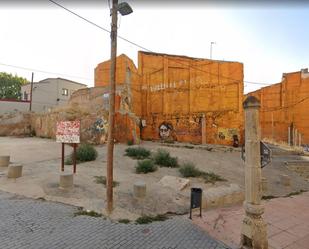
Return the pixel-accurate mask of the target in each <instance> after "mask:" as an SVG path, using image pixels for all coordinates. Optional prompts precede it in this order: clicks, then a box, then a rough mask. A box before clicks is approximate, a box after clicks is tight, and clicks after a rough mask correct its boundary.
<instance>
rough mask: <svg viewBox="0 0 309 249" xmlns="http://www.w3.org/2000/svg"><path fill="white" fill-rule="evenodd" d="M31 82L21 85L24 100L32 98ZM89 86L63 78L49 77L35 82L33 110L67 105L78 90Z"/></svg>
mask: <svg viewBox="0 0 309 249" xmlns="http://www.w3.org/2000/svg"><path fill="white" fill-rule="evenodd" d="M30 88H31V84H30V83H29V84H26V85H23V86H22V87H21V95H22V100H24V101H29V100H30ZM82 88H87V85H85V84H81V83H78V82H75V81H71V80H67V79H62V78H47V79H45V80H41V81H39V82H35V83H33V88H32V111H34V112H45V111H48V110H49V109H51V108H53V107H56V106H61V105H65V104H66V103H67V102H68V100H69V99H70V97H71V95H72V94H73V92H75V91H76V90H79V89H82Z"/></svg>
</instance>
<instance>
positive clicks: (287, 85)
mask: <svg viewBox="0 0 309 249" xmlns="http://www.w3.org/2000/svg"><path fill="white" fill-rule="evenodd" d="M248 95H253V96H256V97H257V98H258V99H259V100H260V101H261V110H260V122H261V133H262V134H261V135H262V138H268V139H272V140H274V141H277V142H288V127H291V126H293V127H294V128H295V129H297V130H298V132H299V133H301V134H302V143H303V144H309V112H308V105H309V73H308V71H307V70H302V71H299V72H293V73H287V74H283V77H282V82H281V83H278V84H275V85H272V86H269V87H264V88H262V89H260V90H257V91H255V92H252V93H249V94H248Z"/></svg>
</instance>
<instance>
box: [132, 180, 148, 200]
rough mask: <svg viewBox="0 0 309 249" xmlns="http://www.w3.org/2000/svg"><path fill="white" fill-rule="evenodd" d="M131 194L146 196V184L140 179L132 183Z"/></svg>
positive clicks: (140, 196)
mask: <svg viewBox="0 0 309 249" xmlns="http://www.w3.org/2000/svg"><path fill="white" fill-rule="evenodd" d="M133 196H134V197H135V198H144V197H145V196H146V184H145V183H144V182H142V181H138V182H136V183H134V186H133Z"/></svg>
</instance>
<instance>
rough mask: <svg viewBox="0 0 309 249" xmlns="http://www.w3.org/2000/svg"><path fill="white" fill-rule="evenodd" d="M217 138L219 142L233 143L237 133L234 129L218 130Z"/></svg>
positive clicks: (237, 135)
mask: <svg viewBox="0 0 309 249" xmlns="http://www.w3.org/2000/svg"><path fill="white" fill-rule="evenodd" d="M218 137H219V139H221V140H230V141H233V140H234V139H235V137H239V131H238V130H237V129H235V128H218Z"/></svg>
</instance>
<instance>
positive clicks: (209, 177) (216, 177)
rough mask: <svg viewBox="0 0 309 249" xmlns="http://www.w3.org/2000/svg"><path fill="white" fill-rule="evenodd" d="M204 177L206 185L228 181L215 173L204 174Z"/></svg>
mask: <svg viewBox="0 0 309 249" xmlns="http://www.w3.org/2000/svg"><path fill="white" fill-rule="evenodd" d="M202 177H203V178H204V180H205V183H208V182H210V183H215V182H223V181H226V180H225V179H224V178H223V177H221V176H219V175H217V174H215V173H213V172H202Z"/></svg>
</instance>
